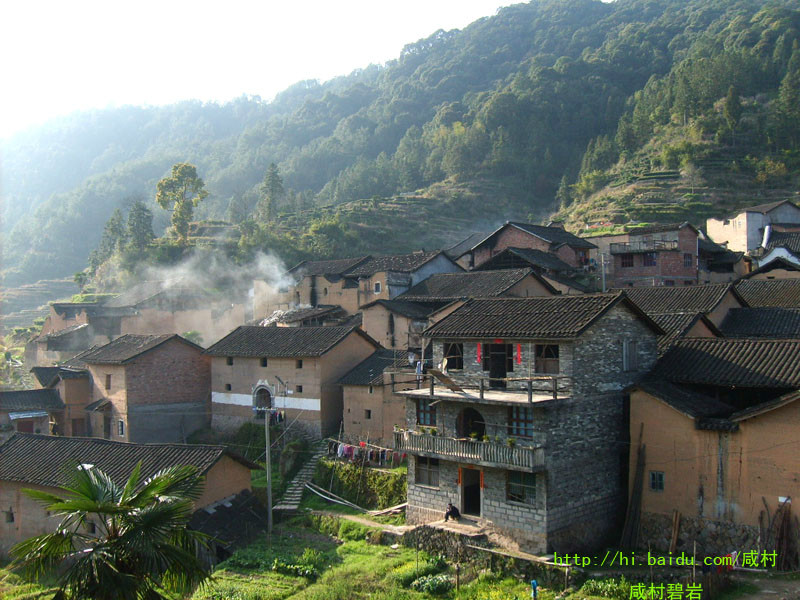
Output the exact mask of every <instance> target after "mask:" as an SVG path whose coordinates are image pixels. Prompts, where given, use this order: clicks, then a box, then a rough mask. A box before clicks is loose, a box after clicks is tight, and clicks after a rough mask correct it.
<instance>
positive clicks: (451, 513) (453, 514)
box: [444, 502, 461, 521]
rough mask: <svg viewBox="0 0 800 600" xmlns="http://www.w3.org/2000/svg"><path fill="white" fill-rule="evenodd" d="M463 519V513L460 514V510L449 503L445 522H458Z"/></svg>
mask: <svg viewBox="0 0 800 600" xmlns="http://www.w3.org/2000/svg"><path fill="white" fill-rule="evenodd" d="M460 518H461V513H460V512H458V509H457V508H456V507H455V506H453V505H452V503H450V502H448V503H447V511H446V512H445V513H444V520H445V521H448V520H450V519H453V520H454V521H458V520H459V519H460Z"/></svg>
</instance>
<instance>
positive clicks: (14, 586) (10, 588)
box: [0, 569, 56, 600]
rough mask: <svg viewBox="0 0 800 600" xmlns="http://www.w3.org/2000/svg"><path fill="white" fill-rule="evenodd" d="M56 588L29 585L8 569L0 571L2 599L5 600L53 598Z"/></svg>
mask: <svg viewBox="0 0 800 600" xmlns="http://www.w3.org/2000/svg"><path fill="white" fill-rule="evenodd" d="M55 591H56V589H55V588H51V587H47V586H46V585H39V584H37V583H28V582H26V581H25V580H24V579H22V578H21V577H19V576H18V575H16V574H14V573H11V572H10V571H8V570H6V569H0V598H2V599H3V600H38V599H39V598H51V597H52V596H53V593H54V592H55Z"/></svg>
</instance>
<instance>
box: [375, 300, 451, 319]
mask: <svg viewBox="0 0 800 600" xmlns="http://www.w3.org/2000/svg"><path fill="white" fill-rule="evenodd" d="M445 304H447V302H416V301H410V300H405V299H402V298H400V297H399V296H398V297H397V298H395V299H394V300H374V301H372V302H370V303H369V304H365V305H364V306H362V307H361V310H364V309H366V308H371V307H373V306H375V305H380V306H383V307H384V308H386V310H389V311H391V312H393V313H397V314H399V315H403V316H404V317H409V318H410V319H425V318H427V317H428V315H430V314H431V313H434V312H436V311H437V310H439V309H440V308H442V307H443V306H444V305H445Z"/></svg>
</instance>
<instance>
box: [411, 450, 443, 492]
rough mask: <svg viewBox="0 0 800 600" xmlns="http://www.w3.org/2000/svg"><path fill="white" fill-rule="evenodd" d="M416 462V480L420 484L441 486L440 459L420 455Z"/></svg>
mask: <svg viewBox="0 0 800 600" xmlns="http://www.w3.org/2000/svg"><path fill="white" fill-rule="evenodd" d="M416 463H417V468H416V469H415V473H414V481H415V482H416V483H418V484H419V485H429V486H431V487H439V459H438V458H428V457H426V456H418V457H417V459H416Z"/></svg>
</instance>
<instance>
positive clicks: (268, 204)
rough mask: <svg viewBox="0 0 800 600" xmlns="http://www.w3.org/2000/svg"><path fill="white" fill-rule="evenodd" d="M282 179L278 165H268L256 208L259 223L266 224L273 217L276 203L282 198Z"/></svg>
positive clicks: (276, 206)
mask: <svg viewBox="0 0 800 600" xmlns="http://www.w3.org/2000/svg"><path fill="white" fill-rule="evenodd" d="M284 193H285V192H284V189H283V179H281V176H280V173H279V172H278V165H276V164H275V163H270V165H269V167H267V172H266V174H265V175H264V182H263V183H262V184H261V199H260V200H259V201H258V205H257V206H256V214H257V215H258V219H259V221H262V222H266V221H269V220H271V219H272V218H273V217H274V216H275V212H276V210H277V208H278V202H279V201H280V200H281V199H282V198H283V195H284Z"/></svg>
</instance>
